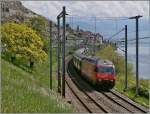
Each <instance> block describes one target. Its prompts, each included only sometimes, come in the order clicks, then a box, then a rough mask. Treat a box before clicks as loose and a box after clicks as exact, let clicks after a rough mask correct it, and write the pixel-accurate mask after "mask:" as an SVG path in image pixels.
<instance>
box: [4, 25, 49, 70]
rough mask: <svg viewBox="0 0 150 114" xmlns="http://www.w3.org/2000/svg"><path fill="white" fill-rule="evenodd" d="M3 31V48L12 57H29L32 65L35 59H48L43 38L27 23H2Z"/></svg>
mask: <svg viewBox="0 0 150 114" xmlns="http://www.w3.org/2000/svg"><path fill="white" fill-rule="evenodd" d="M1 31H2V45H3V48H5V52H6V53H9V54H10V55H11V57H13V58H14V57H15V58H16V57H19V58H23V59H27V60H28V61H29V62H30V66H31V67H32V66H33V64H34V61H38V62H43V61H45V60H46V58H47V54H46V53H45V52H44V51H43V42H42V40H41V38H40V37H39V36H38V35H37V34H36V33H35V31H34V30H32V29H31V28H29V27H27V26H26V25H25V24H15V23H6V24H3V25H2V27H1Z"/></svg>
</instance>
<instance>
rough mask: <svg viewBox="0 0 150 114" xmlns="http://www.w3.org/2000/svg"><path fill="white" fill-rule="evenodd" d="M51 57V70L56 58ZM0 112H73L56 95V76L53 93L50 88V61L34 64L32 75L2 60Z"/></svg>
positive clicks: (71, 108)
mask: <svg viewBox="0 0 150 114" xmlns="http://www.w3.org/2000/svg"><path fill="white" fill-rule="evenodd" d="M55 56H56V55H55V54H54V55H53V70H54V71H55V69H56V62H55V61H56V58H55ZM1 63H2V65H1V66H2V69H1V70H2V77H1V79H2V80H1V82H2V103H1V104H2V105H1V109H2V112H18V113H19V112H38V113H40V112H74V109H73V107H72V105H70V104H68V103H66V102H65V101H64V99H62V97H61V96H60V95H59V94H58V93H57V92H56V91H57V81H56V73H55V72H53V90H50V89H49V84H50V82H49V61H47V62H45V63H43V64H35V67H34V69H33V71H32V73H30V72H27V71H25V70H23V69H22V68H20V67H18V66H16V65H14V64H11V63H10V62H8V61H6V60H4V59H2V61H1Z"/></svg>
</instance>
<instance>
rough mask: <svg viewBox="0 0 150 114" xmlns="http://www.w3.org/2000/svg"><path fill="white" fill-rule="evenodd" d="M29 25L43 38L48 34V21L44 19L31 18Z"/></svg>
mask: <svg viewBox="0 0 150 114" xmlns="http://www.w3.org/2000/svg"><path fill="white" fill-rule="evenodd" d="M27 25H28V26H29V27H31V28H32V29H33V30H35V31H36V33H37V34H38V35H39V36H40V37H41V38H45V34H48V33H47V31H46V21H45V19H44V18H42V17H33V18H31V19H30V21H29V22H28V23H27Z"/></svg>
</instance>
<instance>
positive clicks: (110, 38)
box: [107, 28, 124, 41]
mask: <svg viewBox="0 0 150 114" xmlns="http://www.w3.org/2000/svg"><path fill="white" fill-rule="evenodd" d="M122 31H124V28H122V29H121V30H120V31H118V32H117V33H115V34H113V35H112V36H111V37H109V38H107V40H109V41H110V40H112V38H113V37H115V36H116V35H118V34H119V33H121V32H122Z"/></svg>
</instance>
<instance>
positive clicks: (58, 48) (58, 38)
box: [57, 17, 61, 93]
mask: <svg viewBox="0 0 150 114" xmlns="http://www.w3.org/2000/svg"><path fill="white" fill-rule="evenodd" d="M57 31H58V33H57V77H58V92H59V93H60V92H61V78H60V58H59V57H60V18H59V17H57Z"/></svg>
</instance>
